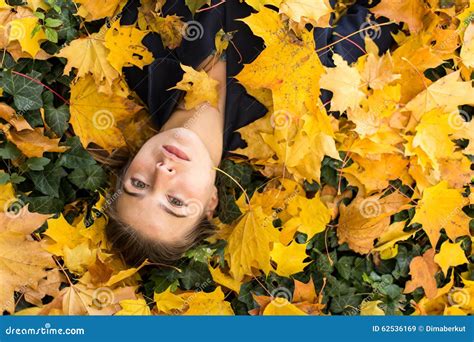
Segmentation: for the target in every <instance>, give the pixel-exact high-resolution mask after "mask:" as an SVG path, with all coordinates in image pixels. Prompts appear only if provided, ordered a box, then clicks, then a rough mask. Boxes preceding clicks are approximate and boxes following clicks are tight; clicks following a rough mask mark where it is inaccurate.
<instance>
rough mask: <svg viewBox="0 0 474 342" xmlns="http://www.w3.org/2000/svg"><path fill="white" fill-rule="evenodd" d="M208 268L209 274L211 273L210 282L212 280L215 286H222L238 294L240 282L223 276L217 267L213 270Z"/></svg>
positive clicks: (209, 266)
mask: <svg viewBox="0 0 474 342" xmlns="http://www.w3.org/2000/svg"><path fill="white" fill-rule="evenodd" d="M208 268H209V272H210V273H211V276H212V280H214V282H215V283H216V284H219V285H222V286H224V287H226V288H228V289H231V290H232V291H234V292H236V293H239V291H240V285H241V283H240V281H237V280H235V279H233V278H232V277H230V276H229V275H227V274H225V273H224V272H222V270H221V269H220V268H219V267H216V268H213V267H212V266H211V265H208Z"/></svg>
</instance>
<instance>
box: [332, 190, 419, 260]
mask: <svg viewBox="0 0 474 342" xmlns="http://www.w3.org/2000/svg"><path fill="white" fill-rule="evenodd" d="M382 196H383V193H382V194H375V195H372V196H369V197H365V198H364V197H362V196H357V197H356V198H355V199H354V200H353V201H352V202H351V203H350V204H349V205H348V206H345V205H341V207H340V212H341V215H340V217H339V225H338V228H337V236H338V238H339V243H340V244H342V243H344V242H347V244H348V245H349V247H350V248H351V249H352V250H353V251H355V252H358V253H361V254H364V253H369V252H370V251H371V250H372V248H373V245H374V240H375V239H376V238H378V237H379V236H380V235H382V234H383V233H384V232H385V231H386V230H387V229H388V227H389V225H390V216H391V215H393V214H395V213H397V212H399V211H401V210H403V209H407V208H409V207H410V206H409V205H408V203H409V202H410V199H409V198H407V197H405V196H404V195H402V194H401V193H399V192H393V193H391V194H389V195H388V196H385V197H382Z"/></svg>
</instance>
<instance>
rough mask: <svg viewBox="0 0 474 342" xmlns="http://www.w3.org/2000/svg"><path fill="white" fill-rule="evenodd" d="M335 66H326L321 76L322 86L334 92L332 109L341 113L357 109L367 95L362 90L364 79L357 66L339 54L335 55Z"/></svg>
mask: <svg viewBox="0 0 474 342" xmlns="http://www.w3.org/2000/svg"><path fill="white" fill-rule="evenodd" d="M333 60H334V64H335V65H336V67H335V68H326V73H325V74H323V75H322V76H321V88H324V89H327V90H330V91H332V92H333V97H332V100H331V110H332V111H340V112H341V113H342V112H344V111H346V110H347V109H348V108H351V109H355V108H356V107H357V106H358V105H359V103H360V101H361V100H362V98H363V97H364V96H365V95H364V92H363V91H361V88H362V79H361V77H360V74H359V72H358V70H357V69H356V68H352V67H350V66H349V65H348V64H347V62H346V61H345V60H344V59H343V58H342V57H341V56H339V55H338V54H334V55H333Z"/></svg>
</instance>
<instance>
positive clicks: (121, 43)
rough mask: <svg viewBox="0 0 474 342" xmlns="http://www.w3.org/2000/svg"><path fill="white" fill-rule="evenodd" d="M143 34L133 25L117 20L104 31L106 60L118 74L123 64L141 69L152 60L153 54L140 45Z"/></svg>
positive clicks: (144, 33) (120, 72)
mask: <svg viewBox="0 0 474 342" xmlns="http://www.w3.org/2000/svg"><path fill="white" fill-rule="evenodd" d="M145 35H146V32H143V31H140V30H138V29H136V28H135V27H133V26H120V22H119V21H118V20H117V21H115V22H114V23H113V24H112V26H111V27H110V28H109V29H108V30H107V32H106V33H105V42H104V46H105V47H106V48H108V49H109V53H108V55H107V60H108V61H109V63H110V65H112V67H113V68H114V69H115V70H117V71H118V72H119V74H120V75H121V74H122V68H123V67H124V66H132V65H135V66H137V67H139V68H141V69H143V67H144V66H145V65H147V64H150V63H151V62H153V55H152V54H151V52H150V51H148V49H147V48H146V47H145V46H144V45H142V39H143V38H144V37H145Z"/></svg>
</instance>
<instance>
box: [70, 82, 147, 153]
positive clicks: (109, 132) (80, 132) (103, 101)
mask: <svg viewBox="0 0 474 342" xmlns="http://www.w3.org/2000/svg"><path fill="white" fill-rule="evenodd" d="M70 102H71V107H70V111H71V119H70V123H71V125H72V127H73V129H74V132H75V133H76V135H77V136H79V138H80V139H81V143H82V144H83V146H84V147H87V145H89V143H91V142H94V143H96V144H98V145H100V146H101V147H103V148H104V149H106V150H108V151H110V150H112V149H113V148H117V147H120V146H123V145H124V144H125V140H124V137H123V135H122V133H121V131H120V130H119V129H118V128H117V122H119V121H121V120H124V119H126V118H128V117H130V116H132V115H134V114H135V113H136V112H138V111H139V110H140V109H141V107H140V106H139V105H137V104H136V103H135V102H133V101H131V100H129V99H127V98H125V97H121V96H118V95H115V94H112V95H107V94H103V93H100V92H98V91H97V90H96V86H95V83H94V79H93V78H92V76H90V75H87V76H86V77H84V78H80V79H79V80H78V81H77V82H75V83H73V84H72V86H71V100H70Z"/></svg>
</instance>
